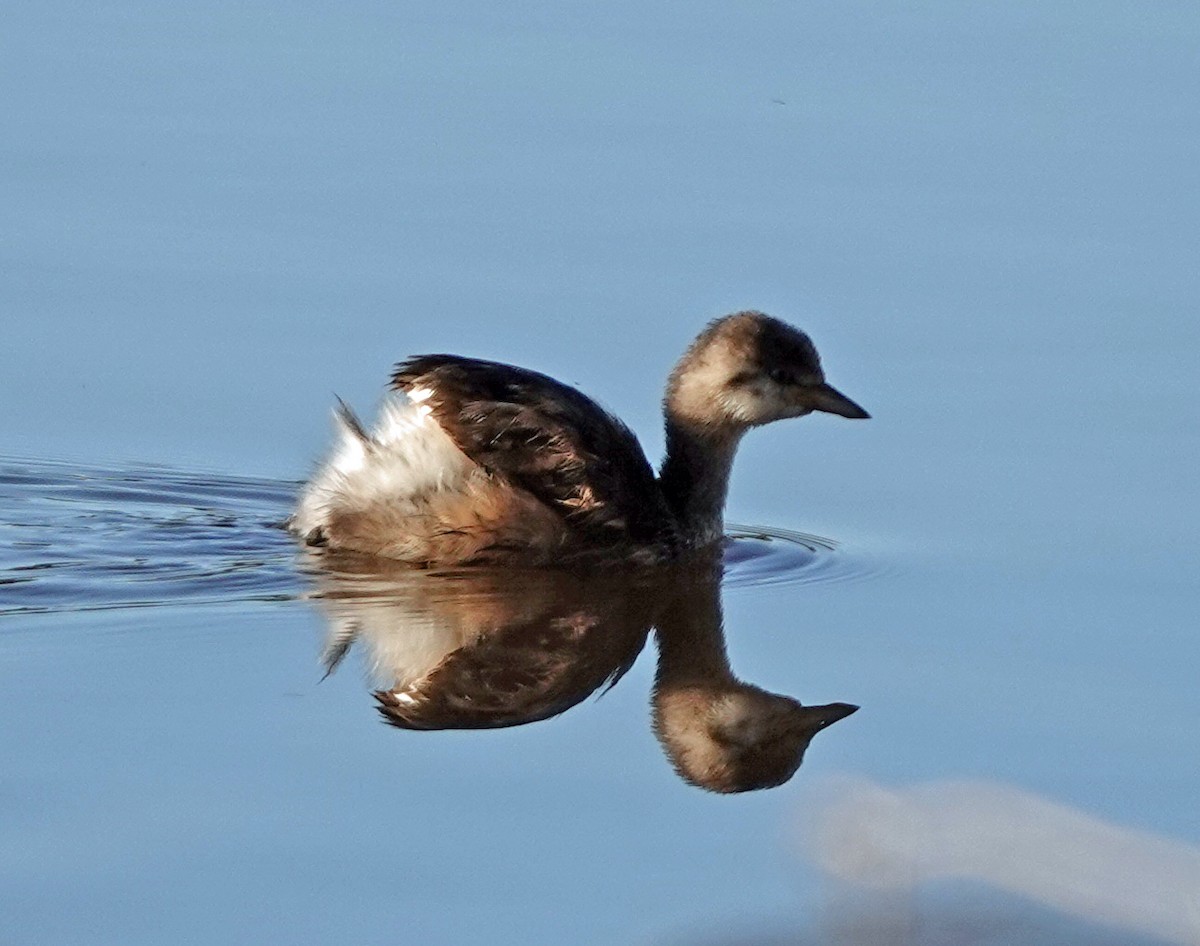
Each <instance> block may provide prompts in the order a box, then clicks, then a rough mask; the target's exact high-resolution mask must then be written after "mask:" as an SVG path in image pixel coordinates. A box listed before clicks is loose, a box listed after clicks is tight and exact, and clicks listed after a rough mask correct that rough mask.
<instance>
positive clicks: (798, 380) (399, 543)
mask: <svg viewBox="0 0 1200 946" xmlns="http://www.w3.org/2000/svg"><path fill="white" fill-rule="evenodd" d="M813 411H825V412H828V413H831V414H838V415H840V416H842V417H850V418H866V417H869V416H870V415H869V414H867V412H866V411H864V410H863V409H862V408H861V407H859V406H858V405H857V404H855V403H854V402H853V401H852V400H850V399H849V398H848V397H846V396H845V395H844V394H842V393H841V392H839V391H838V390H836V389H835V388H833V387H831V386H830V385H829V384H827V383H826V381H825V375H824V373H823V372H822V370H821V361H820V358H819V356H818V355H817V350H816V348H815V347H814V346H813V343H812V341H811V340H810V339H809V337H808V336H807V335H806V334H805V333H804V332H802V331H800V330H799V329H796V328H794V327H792V326H790V325H788V324H787V323H785V322H781V321H780V320H778V319H775V318H772V317H770V316H768V315H764V314H763V313H761V312H752V311H747V312H737V313H734V314H733V315H728V316H725V317H724V318H720V319H716V320H715V321H713V322H711V323H709V325H708V326H707V327H706V328H705V329H704V331H703V332H701V333H700V335H699V336H698V337H697V338H696V340H695V341H694V342H693V343H692V344H691V346H690V347H689V348H688V349H687V351H686V352H685V353H684V355H683V357H682V358H681V359H680V360H679V363H678V364H677V365H676V366H675V368H674V370H673V371H672V372H671V374H670V377H669V378H668V380H667V390H666V395H665V397H664V401H663V412H664V417H665V423H666V448H667V452H666V458H665V459H664V461H663V464H662V467H661V470H660V473H659V475H658V476H657V477H656V476H655V474H654V471H653V469H652V468H651V466H650V464H649V462H648V461H647V460H646V457H645V454H644V453H643V452H642V448H641V446H640V445H639V444H638V441H637V438H636V437H635V436H634V434H633V432H632V431H631V430H630V429H629V428H628V427H626V426H625V425H624V424H623V423H622V422H621V421H620V420H618V419H617V418H616V417H614V416H613V415H612V414H610V413H608V412H607V411H606V410H605V409H604V408H602V407H601V406H600V405H599V404H597V403H596V402H595V401H593V400H592V399H591V398H589V397H587V396H586V395H585V394H582V393H580V392H579V391H577V390H576V389H575V388H572V387H570V386H568V385H566V384H563V383H562V382H559V381H556V380H554V379H553V378H550V377H548V376H546V375H544V374H539V373H538V372H536V371H530V370H528V369H526V368H518V367H514V366H512V365H505V364H499V363H497V362H492V361H483V360H480V359H476V358H465V357H461V356H458V355H418V356H415V357H412V358H409V359H408V360H407V361H404V362H401V363H400V364H399V365H397V367H396V370H395V373H394V374H393V375H392V383H391V394H390V395H389V397H388V398H387V400H386V401H385V403H384V405H383V408H382V410H381V412H380V417H379V420H378V421H377V423H376V425H375V427H374V428H373V429H371V430H369V431H368V430H367V429H366V428H365V427H364V426H363V424H362V423H361V422H360V421H359V420H358V419H357V418H356V417H355V416H354V414H353V412H351V410H350V409H349V408H348V407H347V406H346V405H345V404H344V403H340V402H339V407H338V410H337V413H336V416H337V427H338V442H337V444H336V446H335V448H334V450H333V452H332V455H331V456H330V458H329V459H328V460H327V461H326V462H325V463H324V464H323V465H322V466H321V467H320V468H319V469H318V470H317V472H316V474H315V475H314V476H313V477H312V479H311V480H310V481H309V482H308V484H307V485H306V486H305V487H304V489H303V491H302V493H301V496H300V500H299V503H298V505H297V508H296V512H295V514H294V515H293V516H292V518H291V520H290V522H289V526H290V528H291V529H292V531H293V532H295V533H296V534H297V535H299V536H301V537H302V538H303V539H304V541H305V542H307V543H308V544H309V545H313V546H326V547H329V548H334V549H346V550H352V551H356V552H363V553H367V554H371V555H378V556H384V557H387V558H394V559H399V560H402V561H405V562H409V563H412V564H415V565H423V566H445V565H467V564H485V563H521V564H529V565H556V564H569V563H576V562H581V561H590V562H597V563H611V564H631V565H644V564H661V563H665V562H668V561H672V560H676V559H679V558H681V557H683V556H685V555H687V554H688V553H689V552H690V551H693V550H697V549H703V548H710V547H712V546H713V545H715V544H716V543H718V542H719V541H720V540H721V538H722V535H723V529H724V522H723V513H724V507H725V496H726V493H727V490H728V485H729V476H730V472H731V470H732V467H733V458H734V454H735V452H736V450H737V446H738V443H739V442H740V441H741V438H742V436H743V435H744V434H745V433H746V432H747V431H748V430H750V429H751V428H753V427H758V426H761V425H763V424H767V423H771V422H772V421H776V420H782V419H784V418H788V417H802V416H804V415H806V414H809V413H812V412H813Z"/></svg>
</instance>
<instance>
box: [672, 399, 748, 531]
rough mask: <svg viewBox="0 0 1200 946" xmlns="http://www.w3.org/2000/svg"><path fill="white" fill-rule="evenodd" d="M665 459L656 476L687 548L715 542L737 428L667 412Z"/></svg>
mask: <svg viewBox="0 0 1200 946" xmlns="http://www.w3.org/2000/svg"><path fill="white" fill-rule="evenodd" d="M666 426H667V455H666V459H664V460H663V465H662V470H661V471H660V473H659V482H660V483H661V485H662V491H663V495H664V496H665V497H666V500H667V505H668V506H669V507H670V509H671V512H672V513H674V515H675V518H676V520H678V522H679V524H680V527H681V529H682V532H683V534H684V537H685V540H686V541H687V543H688V544H689V545H692V546H703V545H710V544H712V543H715V542H718V541H720V539H721V537H722V536H723V535H724V532H725V520H724V514H725V496H726V494H727V493H728V491H729V474H730V472H731V471H732V469H733V457H734V454H735V453H736V452H737V447H738V441H740V440H741V437H742V432H741V431H740V430H731V429H729V428H728V427H724V428H714V427H712V426H706V425H703V424H697V423H694V422H689V421H687V420H684V419H682V418H679V417H677V416H672V414H671V413H668V414H667V420H666Z"/></svg>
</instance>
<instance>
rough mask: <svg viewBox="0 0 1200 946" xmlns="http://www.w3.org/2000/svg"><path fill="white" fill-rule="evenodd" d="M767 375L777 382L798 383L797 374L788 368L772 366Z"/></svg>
mask: <svg viewBox="0 0 1200 946" xmlns="http://www.w3.org/2000/svg"><path fill="white" fill-rule="evenodd" d="M767 377H769V378H770V379H771V380H772V381H774V382H775V383H776V384H796V383H797V378H796V376H795V375H794V374H793V373H792V372H790V371H788V369H787V368H772V369H771V370H770V372H769V373H768V374H767Z"/></svg>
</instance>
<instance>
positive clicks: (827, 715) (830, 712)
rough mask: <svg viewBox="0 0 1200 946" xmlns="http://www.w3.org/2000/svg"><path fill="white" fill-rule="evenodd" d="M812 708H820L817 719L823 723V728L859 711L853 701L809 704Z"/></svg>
mask: <svg viewBox="0 0 1200 946" xmlns="http://www.w3.org/2000/svg"><path fill="white" fill-rule="evenodd" d="M807 708H808V709H810V710H818V711H819V713H818V715H817V719H818V720H819V721H820V723H821V728H822V729H824V728H825V727H826V726H832V725H833V724H834V723H836V722H837V721H838V720H839V719H845V718H846V717H847V716H849V715H850V714H851V713H857V712H858V707H857V706H855V705H854V704H853V703H830V704H828V705H827V706H809V707H807Z"/></svg>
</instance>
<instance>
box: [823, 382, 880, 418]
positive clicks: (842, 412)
mask: <svg viewBox="0 0 1200 946" xmlns="http://www.w3.org/2000/svg"><path fill="white" fill-rule="evenodd" d="M813 409H814V410H818V411H824V412H825V413H826V414H837V415H838V416H839V417H849V418H851V419H853V420H866V419H867V418H868V417H870V416H871V415H870V414H868V413H867V412H866V411H864V410H863V409H862V408H861V407H859V406H858V405H857V404H855V403H854V402H853V401H852V400H850V398H848V397H846V395H844V394H843V393H842V392H841V391H839V390H838V389H837V388H835V387H832V386H831V385H828V384H818V385H817V387H816V389H815V396H814V397H813Z"/></svg>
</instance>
